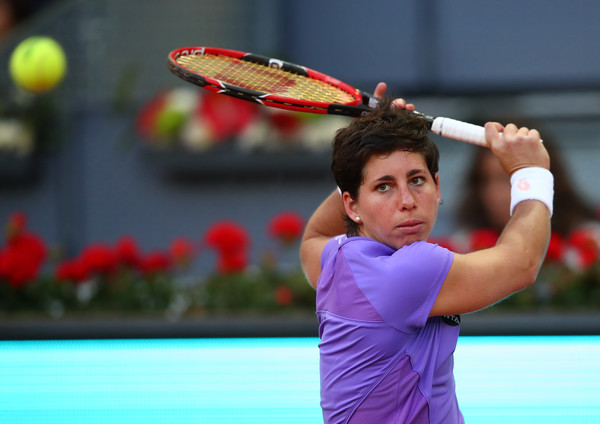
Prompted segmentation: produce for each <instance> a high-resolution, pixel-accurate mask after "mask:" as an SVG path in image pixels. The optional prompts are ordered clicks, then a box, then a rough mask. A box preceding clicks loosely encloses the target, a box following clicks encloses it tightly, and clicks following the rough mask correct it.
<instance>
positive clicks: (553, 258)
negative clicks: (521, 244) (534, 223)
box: [546, 231, 565, 262]
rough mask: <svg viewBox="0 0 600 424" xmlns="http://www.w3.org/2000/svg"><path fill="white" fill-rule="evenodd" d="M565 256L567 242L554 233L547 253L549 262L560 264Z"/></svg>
mask: <svg viewBox="0 0 600 424" xmlns="http://www.w3.org/2000/svg"><path fill="white" fill-rule="evenodd" d="M564 254H565V241H564V239H563V237H562V236H561V235H560V234H559V233H557V232H554V231H553V232H552V233H551V234H550V243H549V244H548V251H547V252H546V261H547V262H560V261H562V259H563V256H564Z"/></svg>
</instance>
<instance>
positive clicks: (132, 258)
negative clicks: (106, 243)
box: [115, 236, 141, 267]
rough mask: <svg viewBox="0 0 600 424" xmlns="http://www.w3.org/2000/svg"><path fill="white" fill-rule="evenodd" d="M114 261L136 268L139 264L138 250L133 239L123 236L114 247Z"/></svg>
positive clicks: (139, 254)
mask: <svg viewBox="0 0 600 424" xmlns="http://www.w3.org/2000/svg"><path fill="white" fill-rule="evenodd" d="M115 255H116V260H117V262H118V263H119V264H121V265H124V266H130V267H137V266H138V265H139V262H140V256H141V253H140V248H139V246H138V244H137V242H136V241H135V239H134V238H133V237H130V236H124V237H121V238H120V239H119V240H117V244H116V245H115Z"/></svg>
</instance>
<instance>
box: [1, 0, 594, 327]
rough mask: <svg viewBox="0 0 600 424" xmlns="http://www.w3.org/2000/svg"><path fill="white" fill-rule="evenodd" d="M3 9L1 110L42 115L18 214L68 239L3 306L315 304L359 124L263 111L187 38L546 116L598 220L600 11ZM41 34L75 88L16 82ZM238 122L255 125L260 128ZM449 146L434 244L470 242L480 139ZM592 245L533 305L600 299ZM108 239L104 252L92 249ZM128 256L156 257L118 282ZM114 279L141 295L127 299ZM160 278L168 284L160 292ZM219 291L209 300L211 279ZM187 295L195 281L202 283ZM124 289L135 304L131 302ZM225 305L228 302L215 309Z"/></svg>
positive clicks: (71, 4)
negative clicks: (206, 68)
mask: <svg viewBox="0 0 600 424" xmlns="http://www.w3.org/2000/svg"><path fill="white" fill-rule="evenodd" d="M1 3H2V4H6V5H7V6H6V7H8V8H10V7H12V10H13V15H12V20H8V22H9V23H7V25H5V26H4V27H3V31H2V34H1V35H0V63H2V64H4V65H3V66H4V71H0V93H1V96H0V114H1V115H0V120H10V121H11V122H14V120H15V119H17V120H21V121H22V122H25V123H31V128H32V131H33V134H34V137H33V145H32V146H31V147H30V148H25V149H20V148H19V146H18V145H17V146H16V147H15V145H14V144H13V145H11V144H10V143H5V144H7V145H8V147H6V148H3V145H0V223H3V224H4V225H5V226H6V228H7V234H9V233H10V231H9V230H10V229H11V228H12V229H13V230H14V227H15V226H16V227H17V228H20V230H19V231H21V232H29V233H33V234H35V235H37V236H38V237H39V238H40V239H41V240H43V243H44V246H45V251H46V254H45V256H44V259H43V261H39V262H40V263H39V264H38V265H39V267H35V272H33V273H32V276H31V278H23V279H21V280H18V279H17V280H18V281H17V280H14V279H13V280H11V276H10V275H8V273H6V272H5V274H4V277H3V278H4V280H3V281H0V284H2V285H3V289H2V290H3V292H2V293H3V299H4V300H3V301H2V303H1V304H0V306H1V308H2V311H3V313H5V314H7V316H8V317H12V316H16V315H18V314H22V313H23V311H25V313H26V314H27V313H31V314H36V313H38V312H40V311H41V313H42V315H44V316H50V317H53V318H61V317H63V316H69V313H70V312H71V311H75V312H77V313H81V312H82V311H85V310H86V308H87V307H88V306H89V307H91V306H92V305H94V301H95V300H94V299H95V298H99V297H100V295H101V294H102V295H104V296H106V299H105V300H104V303H102V302H100V301H98V305H100V306H97V309H98V310H110V311H113V312H114V311H119V310H121V309H128V308H129V309H131V310H134V311H140V310H151V311H154V312H155V313H157V314H158V315H161V316H162V314H163V313H166V314H167V316H168V317H170V318H173V319H177V318H179V317H181V316H185V315H186V314H198V315H200V316H204V315H206V314H211V313H215V311H216V312H223V313H231V312H232V311H234V312H239V311H240V310H242V309H244V308H246V307H247V305H248V304H249V303H252V304H253V305H254V306H253V309H252V311H251V312H253V313H258V314H260V313H262V312H263V311H264V310H267V311H275V310H277V311H279V312H281V311H283V310H286V308H288V309H289V308H291V309H294V311H296V312H298V313H301V312H302V313H304V312H307V313H308V314H312V304H313V302H314V294H313V293H312V292H311V291H310V290H312V289H310V288H309V287H308V285H307V284H306V285H303V284H305V283H304V282H303V281H302V278H301V275H300V273H299V270H298V258H297V256H298V253H297V252H298V250H297V247H298V245H297V242H298V237H299V234H300V232H299V230H297V228H298V226H299V225H301V224H302V223H304V222H305V221H306V220H307V219H308V217H309V216H310V214H311V213H312V211H313V210H314V209H315V208H316V206H317V205H318V204H319V203H320V201H321V200H322V199H323V198H324V197H325V196H326V195H327V194H328V193H329V192H330V191H331V190H333V189H334V187H335V185H334V183H333V181H332V178H331V176H330V175H329V171H328V167H329V163H328V161H329V150H328V149H329V141H330V139H331V135H332V134H333V132H334V131H335V129H336V128H339V127H340V126H343V125H344V124H345V122H347V121H344V120H343V119H339V118H335V117H313V116H304V115H303V114H299V113H282V112H275V111H264V110H261V111H258V110H255V109H251V110H250V109H245V108H243V107H240V106H239V105H238V104H237V103H238V102H234V103H235V104H233V103H232V102H229V101H228V100H223V99H215V98H212V97H209V96H208V95H207V94H206V93H201V92H200V89H197V88H196V87H192V86H190V85H188V84H186V83H184V82H182V81H180V80H179V79H178V78H176V77H175V76H173V75H172V74H171V73H170V72H169V71H168V69H167V66H166V58H167V54H168V53H169V52H170V51H171V50H174V49H175V48H178V47H184V46H215V47H223V48H230V49H235V50H242V51H250V52H254V53H258V54H262V55H266V56H273V57H277V58H280V59H284V60H287V61H290V62H293V63H298V64H302V65H304V66H307V67H310V68H313V69H316V70H319V71H321V72H324V73H327V74H330V75H332V76H335V77H337V78H339V79H341V80H342V81H345V82H347V83H349V84H351V85H354V86H356V87H359V88H361V89H363V90H365V91H372V90H373V89H374V87H375V85H376V83H377V82H379V81H385V82H387V83H388V86H389V92H390V94H392V95H394V96H397V97H399V96H402V97H405V98H406V99H408V100H409V101H411V102H413V103H415V104H416V106H417V109H418V110H420V111H422V112H425V113H427V114H430V115H433V116H448V117H452V118H456V119H462V120H467V121H471V122H477V123H480V122H482V121H483V120H487V119H498V120H501V119H504V117H506V116H510V117H518V119H521V120H522V121H524V122H535V123H536V125H539V127H540V128H543V131H542V136H543V138H544V139H546V138H548V140H550V139H552V140H553V141H554V144H555V147H556V148H557V149H558V151H559V152H560V153H559V156H560V159H561V161H562V162H564V164H565V167H566V168H567V169H568V174H569V176H570V179H569V182H570V184H571V185H572V186H574V187H576V189H577V190H578V191H579V193H580V195H581V197H582V198H583V199H584V203H586V205H587V206H588V207H589V208H590V209H592V210H593V211H594V214H596V211H597V207H598V204H599V203H600V185H598V184H597V181H598V178H599V177H600V173H599V171H598V163H599V162H598V154H599V153H600V144H599V140H598V139H599V137H600V136H599V134H600V55H598V54H596V51H597V40H598V39H599V38H600V27H599V26H598V25H597V16H598V15H599V14H600V4H598V3H596V2H592V1H581V2H576V3H573V2H571V3H568V2H563V1H558V0H550V1H548V0H546V1H542V0H537V1H528V2H522V1H517V0H505V1H503V2H496V1H491V0H483V1H482V0H464V1H461V2H448V1H442V0H402V1H391V0H381V1H377V2H363V1H357V0H344V1H341V0H335V1H327V2H322V1H317V0H303V1H295V0H292V1H285V2H282V1H277V0H221V1H218V2H214V1H208V0H195V1H191V0H171V1H168V2H166V1H158V0H144V1H141V0H130V1H119V0H93V1H84V0H16V1H8V0H5V1H3V2H1ZM34 35H44V36H49V37H52V38H54V39H55V40H56V41H58V42H59V43H60V44H61V45H62V47H63V49H64V51H65V54H66V57H67V62H68V69H67V73H66V76H65V78H64V80H63V81H62V82H61V83H60V84H59V85H58V86H57V87H56V88H54V89H53V90H51V91H49V92H47V93H43V94H31V93H27V92H25V91H23V90H22V89H19V88H17V87H16V86H15V84H14V83H13V81H12V80H11V78H10V75H9V72H8V61H9V58H10V55H11V53H12V52H13V50H14V49H15V47H16V46H17V45H18V44H19V43H20V42H21V41H23V40H24V39H26V38H27V37H30V36H34ZM240 108H242V109H240ZM236 116H252V117H253V119H252V120H250V124H248V123H247V122H246V123H245V124H244V125H243V126H242V125H241V124H240V123H239V122H237V121H235V119H234V118H232V117H236ZM496 117H497V118H496ZM232 119H233V120H234V121H235V122H232ZM1 123H2V121H0V124H1ZM532 126H533V125H532ZM233 127H235V128H237V130H236V131H232V130H231V128H233ZM435 140H436V142H437V144H438V146H439V148H440V151H441V155H442V159H441V163H440V180H441V186H442V197H443V205H442V206H441V207H440V211H439V220H438V223H437V225H436V227H435V230H434V234H433V237H434V239H436V240H438V241H439V242H440V243H444V242H445V243H448V244H449V245H452V243H453V241H452V236H453V235H454V234H456V233H457V232H459V231H460V227H461V225H460V222H459V221H460V220H459V219H458V217H457V209H458V208H459V206H460V205H459V203H460V202H461V199H462V196H463V194H464V192H465V190H466V188H465V182H464V181H465V178H466V174H467V171H468V168H469V167H470V165H471V163H472V161H473V157H474V154H475V150H476V149H477V148H475V147H473V146H470V145H465V144H462V143H458V142H455V141H452V140H446V139H441V138H438V137H435ZM555 208H569V205H568V204H566V205H565V204H556V205H555ZM15 214H16V215H15ZM25 218H26V219H25ZM594 218H595V217H594ZM274 221H275V222H274ZM277 223H279V225H280V227H277ZM219 224H226V225H225V228H224V229H223V226H221V227H219ZM274 227H276V228H274ZM213 230H214V231H217V233H218V234H217V236H215V237H216V238H217V240H216V241H215V240H214V239H212V241H211V240H210V237H209V235H210V234H212V233H211V231H213ZM219 231H221V232H220V233H219ZM231 231H233V233H234V235H231V234H232V233H231ZM236 231H237V232H236ZM213 236H214V234H213ZM232 237H233V239H234V240H241V241H239V242H240V243H241V244H242V245H244V246H245V247H246V250H244V252H241V253H239V252H235V253H239V254H238V255H237V256H235V255H234V257H233V258H232V257H229V256H227V253H229V252H227V251H226V250H227V248H226V247H223V239H227V240H231V239H232ZM236 237H238V238H237V239H236ZM564 238H565V240H566V239H567V238H568V235H564ZM9 239H10V235H7V236H6V241H5V243H4V244H2V246H4V250H3V251H6V250H8V246H9V244H10V243H9V242H10V240H9ZM584 239H585V240H584V241H583V242H581V243H580V244H579V245H577V246H576V247H577V248H578V249H579V250H578V252H580V251H581V250H582V249H583V248H581V245H585V246H584V247H585V248H586V249H587V250H585V249H584V250H585V252H586V253H589V254H590V255H591V258H588V257H586V258H587V259H585V260H583V259H581V255H580V256H578V257H577V258H576V259H571V260H570V262H568V261H567V260H565V261H564V262H565V263H566V265H564V264H562V265H564V267H563V266H562V265H561V266H558V265H556V264H554V265H553V266H552V267H550V268H549V271H548V273H554V274H552V275H561V280H560V282H559V283H556V284H554V283H549V284H547V285H544V284H542V285H541V286H540V287H541V289H535V290H537V291H535V290H534V291H531V292H530V293H528V294H526V295H525V297H523V299H521V303H520V305H519V304H516V305H514V307H521V308H522V309H523V310H532V309H534V310H539V309H543V310H555V309H559V310H577V311H581V310H585V311H589V310H592V311H593V310H595V309H597V307H598V305H600V282H599V281H600V279H599V278H598V274H599V271H598V266H597V258H598V256H597V253H598V244H597V243H596V242H597V240H598V237H597V233H595V232H591V233H586V234H585V237H584ZM219 240H221V241H219ZM590 243H592V244H593V246H591V247H590ZM90 247H93V248H96V250H93V249H91V250H93V252H92V253H89V250H90ZM127 247H129V248H130V251H133V253H134V254H135V255H134V256H136V257H135V260H136V261H137V262H136V266H137V267H138V269H136V271H135V274H134V273H133V272H129V273H125V274H123V273H121V274H119V277H118V278H117V277H115V273H116V272H117V271H115V269H116V268H118V267H119V266H121V267H123V262H119V263H116V262H118V261H119V259H115V257H114V255H118V252H117V253H115V251H116V250H119V249H118V248H120V249H121V250H119V252H121V255H123V254H124V253H123V251H125V250H127ZM472 247H473V246H472V243H471V248H472ZM103 249H104V250H103ZM565 249H567V248H566V247H565ZM573 249H574V248H573V247H572V246H571V249H570V250H569V249H567V250H569V251H570V252H573V251H574V250H573ZM575 250H577V249H575ZM86 251H87V252H88V254H89V255H88V259H89V258H90V257H91V259H89V260H88V263H87V266H88V268H87V269H85V270H83V271H81V270H80V271H81V273H80V274H77V273H76V272H73V271H72V270H71V271H70V272H69V269H68V267H62V268H61V265H65V262H67V261H74V260H75V259H77V258H80V259H81V258H82V256H85V255H84V254H83V253H84V252H86ZM161 253H162V254H163V255H162V256H161V255H160V254H161ZM110 254H113V258H112V262H110V260H109V259H107V258H106V256H107V255H110ZM152 254H154V256H153V259H154V262H152V261H151V259H152V258H149V256H151V255H152ZM103 255H104V256H103ZM561 255H562V254H561ZM240 256H241V257H240ZM559 256H560V255H559ZM571 256H572V255H571ZM161 258H162V259H163V261H162V262H161V261H160V259H161ZM561 258H562V256H561ZM142 259H144V260H146V262H145V268H144V267H140V266H139V264H140V261H142ZM94 260H96V265H97V267H96V268H93V267H92V265H90V263H89V262H93V261H94ZM102 260H104V261H105V262H102ZM121 260H122V256H121ZM106 261H108V264H107V262H106ZM582 261H583V262H585V264H583V263H582ZM586 261H587V262H586ZM84 262H85V261H84ZM98 262H100V264H99V265H98ZM567 262H568V263H567ZM71 265H72V263H71ZM128 265H129V266H131V267H133V265H132V264H131V263H129V264H128ZM90 267H91V268H90ZM103 267H104V268H103ZM65 268H66V269H65ZM142 268H144V269H142ZM563 268H564V269H563ZM59 270H62V272H63V273H62V274H61V275H59V274H60V272H59ZM1 272H2V268H1V266H0V273H1ZM140 273H141V274H143V275H142V276H140ZM565 273H566V274H568V276H567V277H564V275H565ZM108 274H110V275H108ZM158 274H161V275H160V277H161V278H158V277H157V275H158ZM0 277H1V276H0ZM226 277H227V278H226ZM563 277H564V278H563ZM565 278H567V279H566V280H565ZM1 279H2V278H0V280H1ZM548 279H549V281H550V280H551V278H550V277H548ZM109 280H110V281H113V283H110V281H109ZM129 280H136V282H134V283H131V282H130V281H129ZM137 280H143V281H144V282H143V283H140V281H137ZM224 280H226V281H224ZM248 280H251V281H250V283H248ZM267 280H268V281H270V282H269V285H268V287H266V286H262V285H261V284H263V283H264V282H265V281H267ZM57 281H58V282H57ZM107 281H108V282H107ZM114 281H120V284H124V285H125V286H127V288H126V289H123V290H122V291H119V290H117V289H115V288H114V286H115V285H116V283H114ZM123 281H126V282H125V283H124V282H123ZM565 281H567V282H566V283H565ZM573 281H576V284H571V283H572V282H573ZM581 281H583V282H581ZM146 283H147V284H154V286H153V287H154V288H153V289H152V290H146V289H141V288H140V285H144V284H146ZM110 284H113V285H112V286H110ZM132 284H133V286H132ZM225 284H227V285H228V286H225ZM248 284H250V286H251V288H247V287H246V286H244V285H248ZM264 284H266V283H264ZM577 284H581V285H580V286H579V285H577ZM174 285H176V286H177V287H178V289H174V288H173V286H174ZM565 285H566V286H568V287H576V289H575V290H571V291H572V292H573V293H571V292H569V290H570V289H565V288H564V287H565ZM199 286H202V287H203V289H202V291H201V293H198V292H197V291H193V290H196V289H197V288H198V287H199ZM242 286H244V288H242ZM181 287H184V288H186V290H187V289H190V290H192V291H184V294H182V291H181V290H179V289H180V288H181ZM210 287H212V288H211V289H210V290H214V291H212V292H211V291H210V290H209V288H210ZM215 287H217V288H215ZM224 287H227V289H225V288H224ZM111 290H112V292H110V291H111ZM532 290H533V289H532ZM256 292H264V293H267V292H268V295H267V297H269V299H262V298H260V296H258V295H256V294H255V293H256ZM236 293H237V295H236ZM264 293H263V294H264ZM115 296H130V297H132V298H134V300H132V301H131V302H129V303H127V302H125V303H123V306H122V307H121V306H119V301H118V300H116V298H115ZM236 296H237V297H239V299H237V300H232V299H231V298H232V297H236ZM253 296H256V300H249V299H254V297H253ZM217 298H219V299H222V304H218V305H215V304H214V302H215V299H217ZM157 299H159V300H157ZM557 299H558V300H557ZM515 302H516V303H519V302H518V301H515ZM265 305H266V306H265ZM294 305H296V306H297V308H294ZM165 311H166V312H165ZM299 311H301V312H299ZM311 316H312V315H311Z"/></svg>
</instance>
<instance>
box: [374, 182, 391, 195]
mask: <svg viewBox="0 0 600 424" xmlns="http://www.w3.org/2000/svg"><path fill="white" fill-rule="evenodd" d="M389 189H390V185H389V184H387V183H381V184H379V185H378V186H377V191H379V192H382V193H383V192H385V191H388V190H389Z"/></svg>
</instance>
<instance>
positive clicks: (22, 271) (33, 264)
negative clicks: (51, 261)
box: [0, 233, 47, 287]
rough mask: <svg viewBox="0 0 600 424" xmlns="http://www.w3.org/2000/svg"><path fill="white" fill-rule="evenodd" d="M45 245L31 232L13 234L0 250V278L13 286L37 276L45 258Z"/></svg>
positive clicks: (18, 285) (20, 284)
mask: <svg viewBox="0 0 600 424" xmlns="http://www.w3.org/2000/svg"><path fill="white" fill-rule="evenodd" d="M46 254H47V252H46V245H45V244H44V242H43V240H42V239H41V238H39V237H38V236H36V235H35V234H31V233H20V234H17V235H16V236H13V237H12V239H11V240H10V241H9V244H8V247H7V248H6V249H5V250H4V251H2V252H0V278H4V279H6V280H8V282H9V284H10V285H11V286H13V287H20V286H22V285H23V284H25V283H27V282H30V281H33V280H35V279H36V278H38V276H39V272H40V269H41V267H42V265H43V263H44V261H45V259H46Z"/></svg>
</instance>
